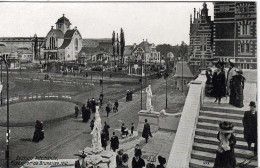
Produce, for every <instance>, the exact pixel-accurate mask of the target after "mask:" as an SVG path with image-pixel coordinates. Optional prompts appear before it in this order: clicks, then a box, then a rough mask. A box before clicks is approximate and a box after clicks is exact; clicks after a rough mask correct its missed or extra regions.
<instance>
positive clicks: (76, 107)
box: [75, 103, 79, 118]
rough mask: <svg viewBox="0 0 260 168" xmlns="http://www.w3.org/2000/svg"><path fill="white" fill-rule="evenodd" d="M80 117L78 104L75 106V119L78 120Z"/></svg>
mask: <svg viewBox="0 0 260 168" xmlns="http://www.w3.org/2000/svg"><path fill="white" fill-rule="evenodd" d="M78 115H79V104H78V103H77V104H76V106H75V118H77V117H78Z"/></svg>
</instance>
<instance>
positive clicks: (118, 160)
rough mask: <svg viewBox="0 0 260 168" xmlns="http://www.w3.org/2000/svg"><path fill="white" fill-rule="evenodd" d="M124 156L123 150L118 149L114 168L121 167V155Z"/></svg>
mask: <svg viewBox="0 0 260 168" xmlns="http://www.w3.org/2000/svg"><path fill="white" fill-rule="evenodd" d="M123 154H124V150H123V149H120V150H119V151H118V152H117V155H116V166H117V167H118V166H121V165H122V155H123Z"/></svg>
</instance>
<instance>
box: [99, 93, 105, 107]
mask: <svg viewBox="0 0 260 168" xmlns="http://www.w3.org/2000/svg"><path fill="white" fill-rule="evenodd" d="M103 99H104V95H103V93H100V95H99V102H100V107H101V106H102V105H103Z"/></svg>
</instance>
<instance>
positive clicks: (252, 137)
mask: <svg viewBox="0 0 260 168" xmlns="http://www.w3.org/2000/svg"><path fill="white" fill-rule="evenodd" d="M249 106H250V111H246V112H245V114H244V117H243V126H244V139H245V141H246V142H247V144H248V149H250V148H251V144H252V143H254V144H255V146H254V154H255V155H257V111H256V104H255V102H254V101H251V102H250V104H249Z"/></svg>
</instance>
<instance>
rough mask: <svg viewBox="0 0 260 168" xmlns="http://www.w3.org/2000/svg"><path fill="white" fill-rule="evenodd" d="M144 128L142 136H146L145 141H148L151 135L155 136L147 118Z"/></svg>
mask: <svg viewBox="0 0 260 168" xmlns="http://www.w3.org/2000/svg"><path fill="white" fill-rule="evenodd" d="M144 122H145V124H144V129H143V132H142V137H143V138H145V142H146V143H148V139H149V136H150V137H153V136H152V134H151V129H150V124H148V122H147V119H145V120H144Z"/></svg>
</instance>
